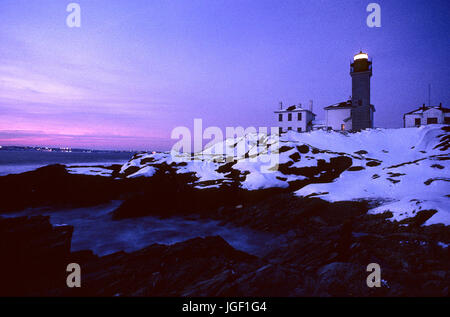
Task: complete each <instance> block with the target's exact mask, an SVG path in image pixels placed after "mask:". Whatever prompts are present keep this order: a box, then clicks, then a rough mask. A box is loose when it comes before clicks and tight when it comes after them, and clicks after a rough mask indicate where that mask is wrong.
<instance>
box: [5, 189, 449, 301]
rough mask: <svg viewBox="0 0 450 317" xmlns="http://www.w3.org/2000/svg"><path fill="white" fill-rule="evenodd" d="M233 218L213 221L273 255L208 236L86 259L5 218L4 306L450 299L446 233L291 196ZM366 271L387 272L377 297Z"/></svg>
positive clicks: (44, 230)
mask: <svg viewBox="0 0 450 317" xmlns="http://www.w3.org/2000/svg"><path fill="white" fill-rule="evenodd" d="M234 209H235V211H229V214H228V218H227V216H225V215H227V213H225V212H224V211H222V214H220V213H219V214H218V215H216V217H222V218H223V221H224V222H228V223H234V224H236V225H242V226H243V225H247V226H251V227H253V228H257V229H259V230H261V231H271V232H277V233H278V236H279V239H278V240H279V241H278V245H277V247H276V248H274V249H273V250H272V251H271V252H270V253H268V254H267V255H265V256H263V257H256V256H253V255H249V254H247V253H245V252H242V251H239V250H236V249H234V248H233V247H231V246H230V245H229V244H228V243H227V242H226V241H225V240H223V239H222V238H221V237H218V236H211V237H206V238H194V239H190V240H187V241H184V242H180V243H176V244H173V245H161V244H153V245H150V246H148V247H146V248H143V249H141V250H138V251H135V252H131V253H125V252H117V253H114V254H110V255H106V256H103V257H99V256H97V255H95V254H93V253H92V252H91V251H89V250H86V251H78V252H70V238H71V234H72V227H70V226H57V227H53V226H51V225H50V223H49V220H48V217H40V216H37V217H21V218H2V219H0V237H1V240H0V241H2V243H1V247H0V254H1V255H2V256H1V258H2V271H1V272H4V274H2V275H3V276H2V283H1V284H0V285H1V286H0V292H1V294H2V295H7V296H10V295H27V296H28V295H32V296H33V295H34V296H36V295H37V296H448V285H450V284H449V279H450V275H449V273H450V267H449V265H450V264H449V263H450V261H449V259H450V257H449V249H448V247H447V248H445V247H443V246H442V244H441V245H439V244H438V242H441V243H444V244H445V243H446V244H448V243H449V242H450V231H449V228H448V227H445V226H443V225H433V226H427V227H422V226H414V225H411V224H400V223H395V222H390V221H387V220H386V219H385V218H386V217H387V216H388V215H368V214H366V213H365V208H364V204H363V203H361V204H356V203H354V202H351V203H342V204H340V205H335V204H329V203H326V202H323V201H321V200H319V199H315V200H314V199H310V200H307V201H304V200H298V201H295V200H293V199H289V196H287V195H286V194H279V195H273V196H271V197H270V199H269V198H267V199H266V201H261V202H259V203H258V204H256V205H251V204H250V205H247V206H239V208H234ZM252 210H253V211H252ZM252 212H253V214H251V213H252ZM248 213H250V214H251V215H248ZM239 215H241V216H239ZM276 215H278V217H277V216H276ZM249 217H253V218H249ZM250 219H253V221H250ZM270 219H272V221H269V220H270ZM283 219H284V220H283ZM73 262H74V263H78V264H80V266H81V270H82V272H81V274H82V282H81V283H82V287H81V288H73V289H71V288H68V287H67V286H66V277H67V275H68V273H67V272H66V266H67V264H68V263H73ZM369 263H378V264H379V265H380V266H381V278H382V287H380V288H369V287H367V285H366V278H367V276H368V275H369V273H368V272H366V267H367V265H368V264H369ZM5 281H6V282H5Z"/></svg>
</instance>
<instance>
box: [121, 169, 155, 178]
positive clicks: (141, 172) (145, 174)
mask: <svg viewBox="0 0 450 317" xmlns="http://www.w3.org/2000/svg"><path fill="white" fill-rule="evenodd" d="M155 173H156V168H155V167H153V166H145V167H143V168H141V169H140V170H139V171H137V172H136V173H133V174H131V175H129V176H128V177H129V178H135V177H152V176H153V175H154V174H155Z"/></svg>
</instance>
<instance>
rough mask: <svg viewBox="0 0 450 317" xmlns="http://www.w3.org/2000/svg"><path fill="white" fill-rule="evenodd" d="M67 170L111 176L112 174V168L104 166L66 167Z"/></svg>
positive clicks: (74, 172) (69, 171)
mask: <svg viewBox="0 0 450 317" xmlns="http://www.w3.org/2000/svg"><path fill="white" fill-rule="evenodd" d="M66 170H67V172H68V173H70V174H82V175H94V176H105V177H110V176H111V175H112V172H113V171H112V170H110V169H107V168H102V167H91V166H83V167H70V166H69V167H66Z"/></svg>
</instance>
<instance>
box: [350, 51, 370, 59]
mask: <svg viewBox="0 0 450 317" xmlns="http://www.w3.org/2000/svg"><path fill="white" fill-rule="evenodd" d="M357 59H369V55H367V54H366V53H363V52H360V53H358V54H356V55H355V57H353V60H354V61H356V60H357Z"/></svg>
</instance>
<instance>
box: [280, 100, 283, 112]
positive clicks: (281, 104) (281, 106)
mask: <svg viewBox="0 0 450 317" xmlns="http://www.w3.org/2000/svg"><path fill="white" fill-rule="evenodd" d="M280 110H283V102H282V101H280Z"/></svg>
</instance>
